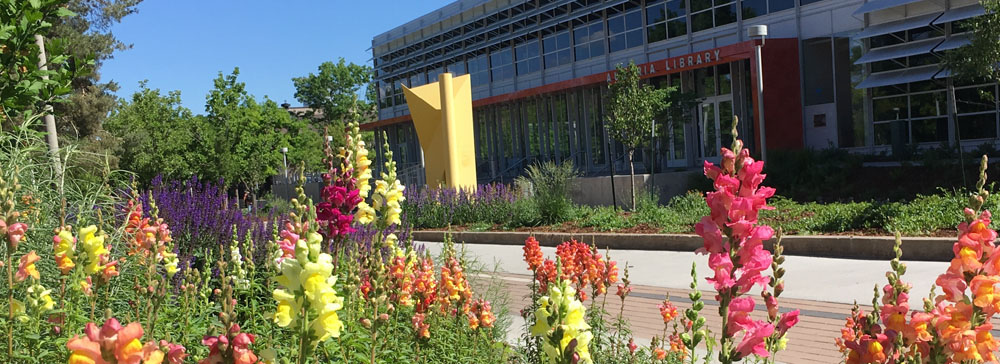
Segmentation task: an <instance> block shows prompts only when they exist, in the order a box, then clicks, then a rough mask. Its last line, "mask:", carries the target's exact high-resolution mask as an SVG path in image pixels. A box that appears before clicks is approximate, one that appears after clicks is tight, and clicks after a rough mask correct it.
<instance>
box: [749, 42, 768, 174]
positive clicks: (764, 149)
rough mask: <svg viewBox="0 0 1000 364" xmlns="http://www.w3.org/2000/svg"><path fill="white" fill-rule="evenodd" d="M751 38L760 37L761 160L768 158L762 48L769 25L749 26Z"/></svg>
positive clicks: (758, 112) (758, 77)
mask: <svg viewBox="0 0 1000 364" xmlns="http://www.w3.org/2000/svg"><path fill="white" fill-rule="evenodd" d="M747 33H749V36H750V39H758V38H759V39H760V42H759V43H757V44H756V45H754V53H755V55H756V61H757V115H759V116H760V117H759V119H758V120H759V125H760V160H761V161H766V160H767V128H766V127H765V125H764V63H763V61H762V60H761V56H760V48H761V47H763V46H764V39H765V38H767V25H752V26H750V27H749V28H747Z"/></svg>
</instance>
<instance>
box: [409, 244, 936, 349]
mask: <svg viewBox="0 0 1000 364" xmlns="http://www.w3.org/2000/svg"><path fill="white" fill-rule="evenodd" d="M423 244H425V245H426V247H427V249H429V250H430V251H431V253H432V254H437V253H438V252H439V251H440V249H441V244H440V243H423ZM903 247H904V249H905V248H906V244H905V241H904V245H903ZM465 249H466V251H467V253H468V254H469V255H470V256H473V257H476V259H478V261H479V262H480V263H482V264H483V265H484V266H485V267H488V268H493V267H496V271H497V273H495V274H493V277H492V278H494V279H496V280H497V281H499V282H502V283H503V286H504V287H505V288H506V290H507V292H508V293H509V294H510V302H511V307H510V309H511V311H513V312H515V314H516V312H517V311H518V310H520V309H521V308H523V307H524V306H526V305H527V302H526V298H525V297H527V296H528V295H529V292H528V287H527V285H528V284H529V282H530V279H531V276H530V274H528V271H527V265H526V264H525V263H524V261H523V258H522V250H521V246H519V245H485V244H469V245H466V246H465ZM542 251H543V252H544V253H545V254H546V256H548V257H554V256H555V248H551V247H542ZM611 259H612V260H615V261H617V262H618V264H619V268H620V269H624V267H625V264H626V263H627V264H628V266H629V277H630V279H631V280H632V282H633V284H634V285H635V286H634V289H633V292H632V295H631V296H630V297H629V299H628V300H626V303H625V310H624V312H625V316H626V317H627V318H628V319H629V321H630V322H631V324H632V329H633V331H634V334H635V336H636V339H637V342H639V343H648V342H649V339H650V338H651V337H652V336H654V335H660V334H662V332H663V325H662V322H663V321H662V319H661V318H660V314H659V311H658V309H657V308H656V304H657V303H659V302H660V301H662V300H663V297H664V296H665V295H667V294H669V295H670V299H671V301H673V302H674V303H675V304H676V305H677V306H678V308H679V309H681V310H683V309H685V308H688V307H690V301H689V300H688V298H687V294H688V292H689V289H688V286H689V284H690V281H691V278H690V274H689V273H690V270H691V263H692V262H697V264H698V276H699V282H698V284H699V289H701V290H702V291H703V292H704V293H705V294H704V300H705V303H706V305H705V310H703V311H702V313H703V315H704V316H705V317H706V319H707V320H708V322H709V327H710V329H712V330H713V332H718V331H719V330H718V328H719V326H720V325H721V319H720V318H719V317H718V314H717V311H716V309H717V307H718V306H717V305H715V301H714V300H712V294H711V293H710V292H708V291H709V290H711V288H712V287H711V286H710V285H708V283H706V282H705V280H704V277H705V276H707V275H709V274H710V273H711V271H710V270H709V269H708V265H707V257H706V256H702V255H697V254H694V253H691V252H670V251H642V250H619V251H611ZM905 263H906V264H907V272H906V275H905V276H904V280H905V281H907V282H910V283H912V284H913V290H912V291H911V297H913V299H911V301H913V302H912V303H913V304H914V305H916V306H919V305H920V303H919V302H920V301H921V298H922V297H926V296H927V293H928V292H929V289H930V285H931V283H933V282H934V280H935V279H936V278H937V276H938V274H940V273H941V272H943V271H944V270H945V269H946V268H947V266H948V263H944V262H905ZM783 266H784V267H785V270H786V274H785V292H784V293H783V294H782V296H781V301H780V302H781V309H782V311H787V310H793V309H799V310H801V316H800V317H801V321H800V322H799V324H798V325H797V326H796V327H795V328H793V329H792V330H791V331H789V334H788V336H789V345H788V350H786V351H783V352H781V353H779V354H778V357H777V360H778V361H779V362H784V363H817V362H819V363H836V362H840V361H841V360H842V359H841V355H840V353H839V352H838V351H837V348H836V347H835V346H834V339H835V338H837V337H839V336H840V329H841V328H842V327H843V324H844V319H845V318H846V317H847V316H848V315H849V314H850V311H851V306H852V304H853V303H854V302H855V301H857V302H858V303H861V304H862V305H863V306H865V307H866V309H867V307H870V305H871V300H872V290H873V288H874V287H875V285H876V284H877V285H878V286H879V287H881V286H883V285H885V282H886V281H885V271H886V270H888V269H889V262H887V261H868V260H852V259H832V258H813V257H800V256H786V260H785V264H784V265H783ZM620 275H621V274H620ZM611 292H613V288H612V289H611ZM865 304H867V305H865ZM758 305H759V306H758V310H757V311H758V312H757V313H761V312H762V311H763V303H762V302H760V300H759V297H758ZM916 306H915V307H916ZM619 309H620V306H619V301H618V299H617V297H616V296H614V295H613V293H612V295H611V296H609V297H608V303H607V306H606V310H607V311H608V312H612V313H617V312H618V311H619ZM521 322H522V321H520V318H516V317H515V320H514V326H513V328H514V329H513V330H511V331H512V333H511V335H512V336H513V337H516V335H518V334H519V333H520V325H521ZM513 337H511V339H513Z"/></svg>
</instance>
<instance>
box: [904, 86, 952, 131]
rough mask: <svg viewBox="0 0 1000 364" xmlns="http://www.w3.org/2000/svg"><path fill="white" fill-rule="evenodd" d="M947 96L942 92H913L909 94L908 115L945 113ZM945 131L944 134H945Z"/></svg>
mask: <svg viewBox="0 0 1000 364" xmlns="http://www.w3.org/2000/svg"><path fill="white" fill-rule="evenodd" d="M947 108H948V103H947V98H946V97H945V94H944V92H930V93H921V94H913V95H911V96H910V117H912V118H921V117H928V116H941V115H946V114H947ZM947 134H948V133H947V131H945V135H947Z"/></svg>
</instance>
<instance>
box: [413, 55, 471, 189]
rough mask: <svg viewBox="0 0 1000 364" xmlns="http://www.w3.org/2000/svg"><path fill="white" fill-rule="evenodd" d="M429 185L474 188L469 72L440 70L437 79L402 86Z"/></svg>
mask: <svg viewBox="0 0 1000 364" xmlns="http://www.w3.org/2000/svg"><path fill="white" fill-rule="evenodd" d="M403 93H404V95H405V96H406V104H407V105H409V108H410V116H411V117H412V118H413V126H414V127H415V128H416V129H417V138H418V140H419V141H420V148H421V149H423V151H424V170H425V172H426V175H427V184H428V185H429V186H448V187H452V188H464V189H474V188H475V187H476V146H475V135H474V132H473V129H472V84H471V82H470V78H469V75H462V76H459V77H455V78H453V77H452V75H451V73H442V74H441V75H439V76H438V82H434V83H430V84H426V85H423V86H418V87H414V88H407V87H406V86H403Z"/></svg>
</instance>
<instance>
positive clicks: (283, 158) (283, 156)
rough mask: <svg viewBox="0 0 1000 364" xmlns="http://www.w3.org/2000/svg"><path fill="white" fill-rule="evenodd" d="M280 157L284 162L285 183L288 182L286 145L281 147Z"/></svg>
mask: <svg viewBox="0 0 1000 364" xmlns="http://www.w3.org/2000/svg"><path fill="white" fill-rule="evenodd" d="M281 159H282V160H283V161H284V162H285V183H288V147H281Z"/></svg>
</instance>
